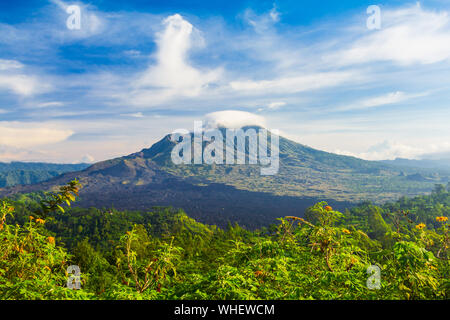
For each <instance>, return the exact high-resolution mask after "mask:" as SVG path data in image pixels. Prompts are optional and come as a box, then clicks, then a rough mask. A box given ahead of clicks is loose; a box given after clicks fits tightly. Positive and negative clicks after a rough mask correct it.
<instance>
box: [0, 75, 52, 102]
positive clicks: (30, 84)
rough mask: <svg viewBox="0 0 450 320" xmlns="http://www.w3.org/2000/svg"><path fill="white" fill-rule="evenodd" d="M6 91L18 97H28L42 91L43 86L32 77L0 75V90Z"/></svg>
mask: <svg viewBox="0 0 450 320" xmlns="http://www.w3.org/2000/svg"><path fill="white" fill-rule="evenodd" d="M2 88H3V89H6V90H10V91H12V92H14V93H15V94H18V95H23V96H29V95H33V94H35V93H38V92H40V91H42V90H43V89H44V88H45V85H42V84H41V83H40V81H39V80H38V79H37V78H36V77H33V76H28V75H23V74H16V75H6V74H1V73H0V89H2Z"/></svg>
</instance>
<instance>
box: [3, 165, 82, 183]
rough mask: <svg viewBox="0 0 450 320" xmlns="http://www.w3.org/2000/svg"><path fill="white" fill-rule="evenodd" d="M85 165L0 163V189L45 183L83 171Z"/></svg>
mask: <svg viewBox="0 0 450 320" xmlns="http://www.w3.org/2000/svg"><path fill="white" fill-rule="evenodd" d="M86 167H88V165H87V164H83V163H82V164H52V163H33V162H11V163H3V162H0V188H4V187H11V186H15V185H21V184H33V183H38V182H41V181H46V180H48V179H51V178H53V177H56V176H58V175H60V174H63V173H65V172H70V171H77V170H83V169H85V168H86Z"/></svg>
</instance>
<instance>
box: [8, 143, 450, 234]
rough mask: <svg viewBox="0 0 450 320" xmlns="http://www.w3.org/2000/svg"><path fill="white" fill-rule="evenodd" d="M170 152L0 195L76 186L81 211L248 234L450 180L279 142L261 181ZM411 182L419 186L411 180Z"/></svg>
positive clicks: (254, 173)
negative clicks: (191, 222) (164, 213)
mask: <svg viewBox="0 0 450 320" xmlns="http://www.w3.org/2000/svg"><path fill="white" fill-rule="evenodd" d="M174 145H175V143H174V142H172V141H171V140H170V137H169V135H167V136H166V137H164V138H163V139H162V140H160V141H159V142H157V143H155V144H154V145H153V146H152V147H151V148H148V149H143V150H142V151H140V152H137V153H134V154H131V155H128V156H125V157H121V158H116V159H112V160H107V161H103V162H99V163H96V164H94V165H92V166H91V167H89V168H87V169H85V170H82V171H79V172H70V173H66V174H63V175H61V176H59V177H56V178H53V179H51V180H49V181H46V182H43V183H40V184H36V185H31V186H16V187H13V188H7V189H0V195H2V196H6V195H12V194H15V193H24V192H33V191H40V190H49V189H51V188H53V187H55V186H58V185H62V184H65V183H67V182H68V181H70V180H72V179H75V178H78V179H79V180H80V182H81V183H82V184H83V185H84V188H83V189H82V192H81V194H80V202H79V203H78V205H80V206H84V207H86V206H96V207H111V206H114V207H115V208H117V209H130V210H147V209H149V208H150V207H151V206H174V207H181V208H183V209H184V210H185V211H186V212H187V213H188V214H189V215H190V216H192V217H193V218H196V219H198V220H199V221H201V222H204V223H213V224H218V225H222V226H223V225H225V224H226V223H227V222H235V221H237V222H239V223H240V224H242V225H244V226H247V227H250V228H252V227H258V226H261V225H267V224H268V223H271V222H273V221H274V218H277V217H280V216H284V215H302V214H303V212H304V210H305V209H306V208H307V207H308V206H310V205H312V204H314V203H315V202H316V201H319V200H327V201H329V202H330V204H331V205H332V206H336V207H337V208H344V207H345V206H349V205H350V204H351V203H356V202H359V201H361V200H366V199H369V200H374V201H385V200H393V199H396V198H398V197H400V196H402V195H417V194H422V193H426V192H428V191H430V190H431V189H432V187H433V185H434V184H435V183H446V181H448V179H449V178H448V177H449V176H448V174H447V175H445V174H444V175H442V173H441V174H440V175H429V173H427V172H422V171H420V169H414V168H409V167H407V168H399V167H395V166H390V165H388V164H383V163H380V162H371V161H365V160H361V159H357V158H354V157H347V156H340V155H336V154H331V153H327V152H323V151H319V150H315V149H312V148H310V147H307V146H304V145H301V144H298V143H295V142H293V141H290V140H288V139H285V138H283V137H280V169H279V172H278V174H277V175H274V176H261V175H260V170H259V169H260V166H259V165H174V164H173V163H172V161H171V160H170V159H171V157H170V154H171V151H172V149H173V147H174ZM247 151H248V150H247ZM405 173H406V174H405ZM414 174H420V175H422V176H423V177H424V179H422V180H420V181H417V180H414V179H408V175H414Z"/></svg>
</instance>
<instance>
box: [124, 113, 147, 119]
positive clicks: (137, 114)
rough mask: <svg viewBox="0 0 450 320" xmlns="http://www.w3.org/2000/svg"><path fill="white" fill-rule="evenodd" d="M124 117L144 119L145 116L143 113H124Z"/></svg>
mask: <svg viewBox="0 0 450 320" xmlns="http://www.w3.org/2000/svg"><path fill="white" fill-rule="evenodd" d="M121 115H122V116H124V117H132V118H143V117H144V115H143V114H142V112H136V113H124V114H121Z"/></svg>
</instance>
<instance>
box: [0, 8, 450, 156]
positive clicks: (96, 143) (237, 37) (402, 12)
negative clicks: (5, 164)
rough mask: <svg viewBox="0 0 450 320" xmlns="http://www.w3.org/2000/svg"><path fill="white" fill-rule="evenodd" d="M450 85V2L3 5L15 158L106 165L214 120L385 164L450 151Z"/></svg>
mask: <svg viewBox="0 0 450 320" xmlns="http://www.w3.org/2000/svg"><path fill="white" fill-rule="evenodd" d="M69 5H78V6H79V7H80V9H81V29H80V30H70V29H68V28H67V26H66V20H67V19H68V17H69V14H67V13H66V8H67V6H69ZM370 5H378V6H379V8H380V10H381V28H380V29H376V30H370V29H368V28H367V25H366V21H367V19H368V18H369V16H370V14H367V12H366V9H367V7H368V6H370ZM449 86H450V4H449V3H448V1H444V0H434V1H421V2H416V1H385V2H379V3H376V2H372V1H360V0H359V1H356V0H355V1H353V0H351V1H320V2H319V1H294V0H286V1H239V2H238V1H227V2H224V1H125V0H121V1H105V0H104V1H90V2H76V1H73V2H69V1H60V0H50V1H14V2H10V1H1V2H0V161H12V160H22V161H52V162H80V161H91V162H92V161H100V160H104V159H108V158H111V157H116V156H121V155H126V154H129V153H132V152H135V151H138V150H140V149H142V148H145V147H149V146H150V145H151V144H152V143H154V142H156V141H157V140H158V139H160V138H161V137H162V136H164V135H165V134H167V133H170V132H172V131H173V130H175V129H179V128H186V129H192V127H193V123H194V121H195V120H202V119H209V120H211V118H214V121H216V122H219V123H220V122H222V123H226V124H229V125H232V123H233V122H236V123H240V124H241V123H245V122H248V123H260V124H263V125H265V126H267V127H268V128H269V129H279V130H280V132H281V134H282V135H285V136H287V137H289V138H291V139H293V140H295V141H298V142H300V143H303V144H307V145H309V146H312V147H314V148H318V149H322V150H326V151H329V152H336V153H340V154H348V155H354V156H358V157H361V158H364V159H370V160H380V159H393V158H396V157H405V158H430V157H431V158H440V157H449V155H450V139H449V138H450V126H449V125H448V122H449V119H450V108H449V101H450V90H449ZM230 110H231V111H235V112H229V111H230ZM223 111H227V112H223Z"/></svg>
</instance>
